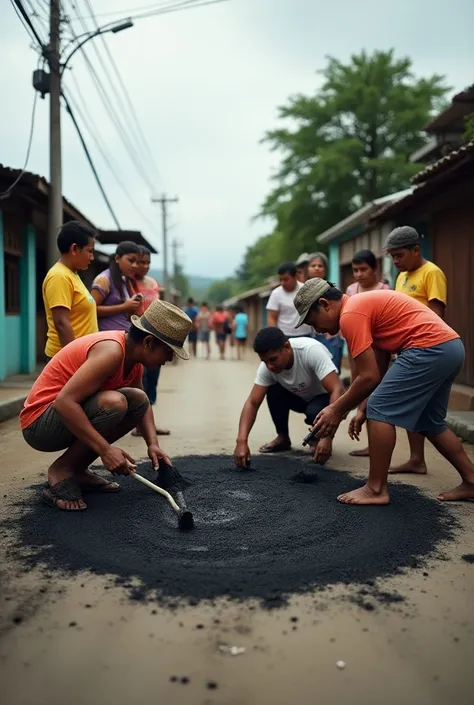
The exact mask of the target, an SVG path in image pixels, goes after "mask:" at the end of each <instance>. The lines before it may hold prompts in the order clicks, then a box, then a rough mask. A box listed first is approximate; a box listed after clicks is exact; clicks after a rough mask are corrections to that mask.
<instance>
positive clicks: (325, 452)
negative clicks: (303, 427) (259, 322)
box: [234, 328, 344, 467]
mask: <svg viewBox="0 0 474 705" xmlns="http://www.w3.org/2000/svg"><path fill="white" fill-rule="evenodd" d="M253 349H254V350H255V352H256V353H257V354H258V356H259V357H260V360H261V363H260V366H259V368H258V372H257V378H256V380H255V384H254V386H253V388H252V391H251V392H250V395H249V397H248V399H247V401H246V402H245V404H244V408H243V409H242V414H241V416H240V423H239V433H238V437H237V445H236V447H235V451H234V459H235V463H236V464H237V465H239V466H240V467H248V465H249V464H250V450H249V446H248V437H249V434H250V431H251V430H252V427H253V425H254V423H255V419H256V418H257V413H258V410H259V408H260V406H261V404H262V402H263V400H264V399H265V397H267V403H268V408H269V411H270V414H271V417H272V420H273V423H274V424H275V429H276V432H277V437H276V438H275V439H274V440H273V441H270V443H265V444H264V445H263V446H262V447H261V448H260V453H281V452H283V451H287V450H290V449H291V440H290V435H289V430H288V419H289V415H290V411H296V412H297V413H299V414H304V415H305V422H306V423H307V424H308V426H312V425H313V424H314V422H315V420H316V416H317V415H318V414H319V412H320V411H321V410H322V409H324V407H325V406H327V405H328V404H333V403H335V402H336V401H337V399H339V397H340V396H342V394H343V393H344V388H343V386H342V382H341V381H340V379H339V377H338V374H337V370H336V367H335V366H334V363H333V361H332V360H331V355H330V354H329V352H328V351H327V349H326V348H325V347H324V345H322V343H318V342H317V341H316V340H311V339H310V338H306V337H301V338H299V339H298V338H292V339H291V340H288V338H287V337H286V335H285V334H284V333H283V332H282V331H281V330H279V328H263V329H262V330H261V331H260V332H259V333H258V335H257V337H256V338H255V342H254V344H253ZM331 453H332V438H330V437H329V436H328V437H326V438H322V439H320V440H319V441H318V442H317V443H315V446H314V460H315V462H317V463H320V464H321V465H322V464H324V463H325V462H326V461H327V460H328V459H329V458H330V457H331Z"/></svg>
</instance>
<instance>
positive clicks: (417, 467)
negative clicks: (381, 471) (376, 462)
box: [388, 460, 428, 475]
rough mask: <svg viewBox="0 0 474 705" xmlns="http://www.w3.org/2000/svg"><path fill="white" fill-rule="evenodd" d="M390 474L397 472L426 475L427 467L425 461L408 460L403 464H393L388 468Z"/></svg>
mask: <svg viewBox="0 0 474 705" xmlns="http://www.w3.org/2000/svg"><path fill="white" fill-rule="evenodd" d="M388 472H389V474H390V475H395V474H397V473H411V474H412V475H426V473H427V472H428V468H427V467H426V463H423V462H421V463H420V462H419V461H418V460H408V461H407V462H406V463H403V465H395V466H392V467H390V468H389V470H388Z"/></svg>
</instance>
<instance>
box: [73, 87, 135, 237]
mask: <svg viewBox="0 0 474 705" xmlns="http://www.w3.org/2000/svg"><path fill="white" fill-rule="evenodd" d="M62 99H63V101H64V103H65V105H66V110H67V112H68V113H69V116H70V118H71V120H72V124H73V125H74V127H75V128H76V132H77V135H78V137H79V140H80V142H81V145H82V148H83V149H84V152H85V155H86V159H87V161H88V162H89V166H90V168H91V169H92V173H93V175H94V178H95V180H96V183H97V185H98V187H99V189H100V192H101V194H102V197H103V199H104V201H105V205H106V206H107V209H108V211H109V213H110V215H111V216H112V219H113V221H114V223H115V225H116V226H117V229H118V230H121V229H122V228H121V227H120V223H119V220H118V218H117V216H116V215H115V211H114V209H113V208H112V206H111V204H110V201H109V199H108V197H107V194H106V193H105V190H104V187H103V186H102V182H101V180H100V178H99V174H98V173H97V169H96V168H95V165H94V162H93V161H92V157H91V155H90V152H89V149H88V147H87V144H86V142H85V140H84V136H83V134H82V132H81V128H80V127H79V125H78V123H77V120H76V117H75V115H74V112H73V110H72V107H71V105H70V103H69V101H68V99H67V97H66V96H65V95H64V93H62Z"/></svg>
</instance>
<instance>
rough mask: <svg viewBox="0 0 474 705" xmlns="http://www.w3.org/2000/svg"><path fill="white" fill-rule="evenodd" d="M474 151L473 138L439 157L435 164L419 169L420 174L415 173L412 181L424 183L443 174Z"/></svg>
mask: <svg viewBox="0 0 474 705" xmlns="http://www.w3.org/2000/svg"><path fill="white" fill-rule="evenodd" d="M473 153H474V140H471V141H470V142H468V143H467V144H464V145H463V146H462V147H460V148H459V149H456V150H454V151H453V152H450V153H449V154H447V155H446V156H445V157H442V158H441V159H438V161H437V162H434V163H433V164H430V165H429V166H427V167H426V168H425V169H422V171H419V172H418V174H415V176H414V177H413V179H412V182H413V183H414V184H421V183H424V182H425V181H428V179H431V178H433V177H434V176H436V175H437V174H441V173H442V172H443V171H445V170H446V169H448V168H449V167H451V166H453V165H454V164H456V163H458V162H461V161H462V160H463V159H464V158H465V157H466V156H469V155H471V154H473Z"/></svg>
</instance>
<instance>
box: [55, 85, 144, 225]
mask: <svg viewBox="0 0 474 705" xmlns="http://www.w3.org/2000/svg"><path fill="white" fill-rule="evenodd" d="M71 77H72V76H71ZM74 82H75V88H76V91H77V94H78V97H79V101H80V106H79V103H77V102H76V101H75V100H74V99H73V98H72V96H71V95H70V93H69V91H68V92H67V93H66V95H67V98H68V100H69V103H70V104H72V106H73V108H74V110H75V112H76V113H77V114H78V115H79V117H80V118H81V120H82V123H83V125H84V127H85V128H86V130H87V132H88V133H89V135H90V137H91V138H92V140H93V142H94V144H95V146H96V148H97V150H98V152H99V153H100V155H101V157H102V159H103V160H104V162H105V164H106V165H107V167H108V169H109V170H110V172H111V174H112V175H113V177H114V179H115V181H116V182H117V184H118V185H119V186H120V188H121V189H122V191H123V193H124V194H125V197H126V198H127V200H128V201H129V203H130V204H131V206H132V207H133V209H134V210H135V212H136V213H137V214H138V216H139V217H140V218H141V219H142V220H143V222H145V223H146V224H147V226H148V227H149V228H151V229H152V230H156V224H155V223H153V221H151V220H150V219H149V218H148V217H147V216H146V215H145V214H144V213H143V212H142V211H141V210H140V209H139V207H138V206H137V204H136V203H135V201H134V200H133V199H132V197H131V195H130V192H129V190H128V188H127V187H126V186H125V184H124V182H123V180H122V178H121V175H120V168H119V167H118V165H117V163H116V162H115V160H114V159H113V157H112V156H111V155H110V153H109V152H108V150H107V149H106V147H105V146H104V145H105V142H104V140H103V139H102V137H101V135H100V132H99V130H98V129H97V126H96V125H95V122H94V120H93V118H92V116H91V115H90V112H89V110H88V108H87V104H86V102H85V101H84V98H83V96H82V93H81V92H80V88H79V84H78V83H77V81H76V79H75V77H74ZM63 92H64V91H63ZM84 113H86V115H84ZM94 130H95V132H94Z"/></svg>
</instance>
